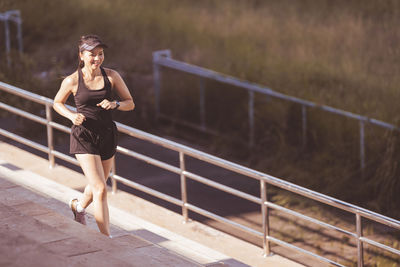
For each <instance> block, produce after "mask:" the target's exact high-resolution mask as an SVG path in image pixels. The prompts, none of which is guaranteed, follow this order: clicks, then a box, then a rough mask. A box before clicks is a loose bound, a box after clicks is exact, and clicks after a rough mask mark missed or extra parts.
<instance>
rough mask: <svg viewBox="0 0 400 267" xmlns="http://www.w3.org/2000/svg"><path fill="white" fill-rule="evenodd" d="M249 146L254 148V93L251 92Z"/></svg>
mask: <svg viewBox="0 0 400 267" xmlns="http://www.w3.org/2000/svg"><path fill="white" fill-rule="evenodd" d="M249 128H250V130H249V145H250V147H253V146H254V91H252V90H249Z"/></svg>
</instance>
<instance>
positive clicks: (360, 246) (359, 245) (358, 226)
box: [356, 213, 364, 267]
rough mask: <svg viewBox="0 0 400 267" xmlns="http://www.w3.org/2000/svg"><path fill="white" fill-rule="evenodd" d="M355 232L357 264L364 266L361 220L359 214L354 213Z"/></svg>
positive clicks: (360, 266)
mask: <svg viewBox="0 0 400 267" xmlns="http://www.w3.org/2000/svg"><path fill="white" fill-rule="evenodd" d="M356 232H357V266H358V267H362V266H364V255H363V243H362V241H361V239H360V238H361V237H362V235H363V234H362V221H361V216H360V214H358V213H356Z"/></svg>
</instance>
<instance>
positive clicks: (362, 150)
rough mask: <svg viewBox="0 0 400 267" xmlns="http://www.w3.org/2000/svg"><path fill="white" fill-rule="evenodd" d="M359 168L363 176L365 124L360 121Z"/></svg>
mask: <svg viewBox="0 0 400 267" xmlns="http://www.w3.org/2000/svg"><path fill="white" fill-rule="evenodd" d="M360 168H361V175H362V176H364V169H365V122H364V121H362V120H360Z"/></svg>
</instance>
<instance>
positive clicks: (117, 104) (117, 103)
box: [114, 100, 120, 109]
mask: <svg viewBox="0 0 400 267" xmlns="http://www.w3.org/2000/svg"><path fill="white" fill-rule="evenodd" d="M115 104H116V106H115V108H114V109H118V108H119V106H120V104H119V101H118V100H117V101H115Z"/></svg>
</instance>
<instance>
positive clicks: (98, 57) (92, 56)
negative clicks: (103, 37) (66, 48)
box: [80, 46, 104, 70]
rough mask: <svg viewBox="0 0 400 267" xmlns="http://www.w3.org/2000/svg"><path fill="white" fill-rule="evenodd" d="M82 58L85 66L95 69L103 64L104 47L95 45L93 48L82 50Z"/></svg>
mask: <svg viewBox="0 0 400 267" xmlns="http://www.w3.org/2000/svg"><path fill="white" fill-rule="evenodd" d="M80 58H81V60H82V61H83V62H84V63H85V67H88V68H91V69H92V70H95V69H97V68H99V67H100V66H101V64H102V63H103V61H104V50H103V47H100V46H98V47H95V48H94V49H93V50H90V51H88V50H85V51H83V52H80Z"/></svg>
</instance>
